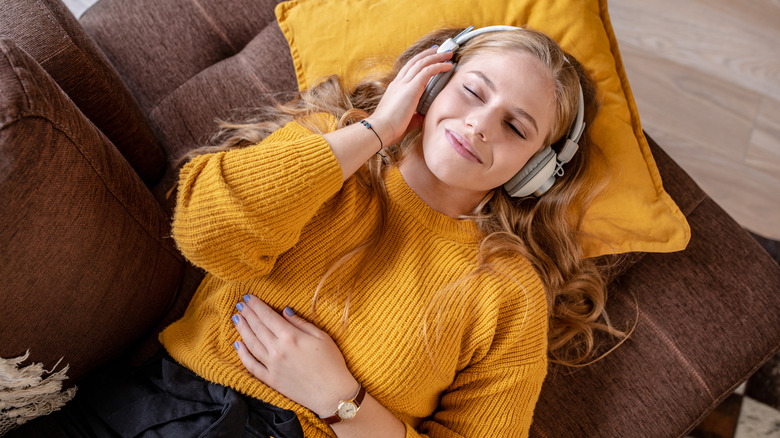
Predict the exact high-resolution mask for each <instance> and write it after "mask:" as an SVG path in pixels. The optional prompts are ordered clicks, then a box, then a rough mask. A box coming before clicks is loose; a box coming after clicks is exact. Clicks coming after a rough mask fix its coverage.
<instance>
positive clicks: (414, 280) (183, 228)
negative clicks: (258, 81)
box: [160, 122, 547, 438]
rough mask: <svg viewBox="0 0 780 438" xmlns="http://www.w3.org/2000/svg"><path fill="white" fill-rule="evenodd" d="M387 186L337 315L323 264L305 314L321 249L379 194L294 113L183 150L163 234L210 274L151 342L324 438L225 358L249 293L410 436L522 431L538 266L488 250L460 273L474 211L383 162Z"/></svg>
mask: <svg viewBox="0 0 780 438" xmlns="http://www.w3.org/2000/svg"><path fill="white" fill-rule="evenodd" d="M386 185H387V190H388V194H389V196H390V205H389V207H388V211H387V221H388V222H387V232H386V233H385V234H384V235H383V237H382V240H381V242H380V248H379V252H378V253H377V254H376V255H375V256H373V258H372V259H371V262H370V264H369V266H368V267H367V268H366V269H365V270H364V271H363V272H361V274H360V277H359V281H358V283H357V286H356V289H355V292H354V294H353V297H352V300H351V303H350V307H349V322H348V325H347V326H346V328H344V327H343V325H342V321H341V317H342V313H343V310H344V305H345V302H346V298H345V292H344V291H345V290H347V289H348V287H346V286H345V287H342V288H341V289H338V280H337V278H333V277H332V280H331V281H329V282H328V283H326V286H325V289H324V291H323V293H322V295H321V297H320V298H318V301H317V307H316V313H314V314H313V313H312V311H311V309H312V298H313V294H314V291H315V289H316V286H317V284H318V283H319V281H320V279H321V278H322V276H323V274H324V273H325V271H326V270H327V269H328V268H329V267H330V266H331V265H332V263H333V262H334V260H335V259H336V258H337V257H338V256H340V255H341V254H343V253H345V252H346V251H348V250H350V249H352V248H353V247H354V246H355V245H357V244H358V243H359V242H361V241H363V239H364V238H365V237H366V236H367V233H369V232H370V230H371V229H372V227H373V226H374V224H375V223H376V220H377V218H378V214H377V212H378V205H377V203H376V202H375V201H371V200H370V199H369V197H368V196H366V195H365V193H364V191H363V190H364V189H362V188H361V187H360V186H359V185H358V184H357V183H356V182H355V179H354V178H351V179H349V180H347V182H345V183H344V184H342V173H341V169H340V167H339V165H338V162H337V161H336V158H335V156H334V155H333V153H332V151H331V150H330V147H329V146H328V144H327V142H326V141H325V140H324V139H323V137H322V136H321V135H315V134H313V133H312V132H311V131H309V130H307V129H306V128H304V127H303V126H301V125H300V124H298V123H295V122H293V123H290V124H288V125H287V126H286V127H284V128H283V129H280V130H279V131H277V132H276V133H274V134H273V135H271V136H270V137H268V138H267V139H266V140H265V141H264V142H263V143H261V144H260V145H257V146H252V147H248V148H244V149H240V150H234V151H230V152H224V153H218V154H212V155H204V156H200V157H198V158H196V159H194V160H193V161H191V162H190V163H188V164H187V166H185V167H184V169H183V170H182V172H181V177H180V184H179V199H178V205H177V208H176V213H175V217H174V229H173V231H174V237H175V239H176V242H177V244H178V245H179V247H180V248H181V250H182V252H183V253H184V255H185V256H186V257H188V258H189V259H190V260H191V261H192V262H193V263H194V264H195V265H197V266H200V267H202V268H203V269H205V270H206V271H207V272H208V275H207V276H206V278H205V279H204V280H203V283H202V284H201V285H200V287H199V289H198V291H197V292H196V294H195V296H194V297H193V299H192V301H191V303H190V305H189V308H188V309H187V311H186V314H185V315H184V316H183V317H182V318H181V319H180V320H179V321H177V322H175V323H174V324H172V325H171V326H169V327H168V328H166V329H165V331H163V333H162V334H161V335H160V339H161V341H162V343H163V345H164V346H165V348H166V349H167V350H168V352H169V353H170V354H171V356H173V357H174V358H175V359H176V360H177V361H179V362H180V363H181V364H182V365H184V366H186V367H187V368H189V369H191V370H193V371H194V372H195V373H197V374H198V375H200V376H202V377H203V378H205V379H207V380H209V381H212V382H215V383H219V384H222V385H225V386H229V387H232V388H235V389H236V390H238V391H240V392H242V393H244V394H248V395H250V396H252V397H256V398H258V399H262V400H265V401H267V402H269V403H273V404H275V405H277V406H280V407H282V408H286V409H291V410H293V411H295V412H296V413H297V414H298V418H299V419H300V421H301V424H302V426H303V430H304V433H305V435H306V436H307V437H315V438H318V437H326V436H327V437H332V436H335V435H334V434H333V431H332V430H331V429H330V428H329V427H328V426H327V425H325V424H324V423H322V422H321V421H320V420H319V419H318V418H317V416H316V415H315V414H313V413H312V412H311V411H309V410H308V409H306V408H304V407H302V406H300V405H297V404H295V403H294V402H292V401H290V400H289V399H287V398H285V397H284V396H282V395H281V394H279V393H278V392H276V391H274V390H273V389H271V388H270V387H268V386H266V385H265V384H263V383H262V382H260V381H258V380H257V379H256V378H254V377H253V376H252V375H251V374H250V373H249V372H248V371H247V370H246V369H245V368H244V367H243V365H242V364H241V362H240V361H239V358H238V355H237V353H236V351H235V349H234V348H233V346H232V344H233V342H234V341H236V340H237V339H238V333H237V331H236V329H235V327H234V325H233V323H232V321H231V319H230V318H231V316H232V315H233V314H234V313H236V308H235V305H236V303H238V302H239V301H240V300H241V298H242V296H243V295H244V294H253V295H256V296H257V297H259V298H260V299H262V300H264V301H265V302H267V303H268V304H269V305H270V306H272V307H274V308H276V309H277V310H279V311H281V310H282V309H283V308H284V307H285V306H290V307H292V308H293V309H294V310H295V312H296V313H297V314H299V315H301V316H302V317H304V318H306V319H308V320H309V321H311V322H313V323H314V324H316V325H317V326H318V327H320V328H321V329H323V330H324V331H326V332H327V333H329V334H330V335H331V336H332V337H333V339H334V340H335V342H336V343H337V344H338V346H339V347H340V349H341V351H342V353H343V354H344V358H345V359H346V362H347V365H348V367H349V369H350V371H351V372H352V374H353V375H354V377H355V378H356V379H357V380H358V381H360V382H361V383H362V384H363V385H364V386H365V387H366V389H367V391H368V392H369V393H370V394H371V395H372V396H373V397H375V398H376V399H377V400H378V401H379V402H380V403H382V405H384V406H385V407H386V408H387V409H389V410H390V411H391V412H393V413H394V414H395V415H396V416H397V417H398V418H399V419H400V420H401V421H403V422H404V423H405V424H406V425H407V435H408V436H436V437H455V436H465V437H500V436H506V437H519V436H526V435H527V434H528V429H529V428H530V424H531V419H532V414H533V409H534V405H535V403H536V401H537V398H538V395H539V391H540V390H541V386H542V381H543V380H544V377H545V374H546V370H547V359H546V349H547V341H546V340H547V308H546V300H545V294H544V290H543V287H542V285H541V282H540V280H539V278H538V277H537V275H536V274H535V272H534V270H533V269H532V267H531V266H530V264H529V263H528V262H527V261H526V260H524V259H520V258H509V257H507V258H505V259H500V260H494V261H493V265H494V266H495V270H494V272H492V273H490V274H480V275H476V276H472V277H471V278H467V279H466V280H463V281H460V282H458V280H460V279H463V278H466V277H468V275H469V273H471V272H472V271H473V269H474V268H475V266H476V251H477V246H478V242H479V238H478V233H477V228H476V226H475V224H474V223H472V222H469V221H463V220H455V219H452V218H449V217H447V216H445V215H442V214H440V213H437V212H436V211H434V210H432V209H430V208H429V207H428V206H427V205H426V204H425V203H424V202H423V201H422V200H420V199H419V198H418V197H417V196H416V195H415V194H414V192H413V191H412V190H411V189H410V188H409V187H408V186H407V185H406V183H405V182H404V180H403V178H402V176H401V174H400V172H399V171H398V169H397V168H393V169H391V170H389V172H388V175H387V177H386ZM352 266H353V267H354V264H353V265H352ZM348 268H349V266H348V267H347V268H346V269H348ZM335 277H338V275H336V276H335ZM334 409H335V406H334Z"/></svg>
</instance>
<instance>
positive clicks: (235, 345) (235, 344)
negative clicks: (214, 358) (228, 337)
mask: <svg viewBox="0 0 780 438" xmlns="http://www.w3.org/2000/svg"><path fill="white" fill-rule="evenodd" d="M233 346H234V347H236V350H238V341H236V342H233Z"/></svg>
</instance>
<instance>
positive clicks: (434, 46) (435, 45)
mask: <svg viewBox="0 0 780 438" xmlns="http://www.w3.org/2000/svg"><path fill="white" fill-rule="evenodd" d="M437 47H439V45H438V44H434V45H432V46H431V49H435V48H437Z"/></svg>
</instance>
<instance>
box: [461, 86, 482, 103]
mask: <svg viewBox="0 0 780 438" xmlns="http://www.w3.org/2000/svg"><path fill="white" fill-rule="evenodd" d="M463 88H464V89H465V90H466V91H468V92H469V93H470V94H471V95H473V96H474V97H476V98H477V99H479V100H480V101H483V100H482V97H480V96H479V94H477V92H476V91H474V90H472V89H471V88H469V87H468V86H466V85H464V86H463ZM483 102H484V101H483Z"/></svg>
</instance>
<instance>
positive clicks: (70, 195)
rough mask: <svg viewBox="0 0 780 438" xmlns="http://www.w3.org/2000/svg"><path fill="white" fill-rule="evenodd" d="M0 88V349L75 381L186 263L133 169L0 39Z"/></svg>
mask: <svg viewBox="0 0 780 438" xmlns="http://www.w3.org/2000/svg"><path fill="white" fill-rule="evenodd" d="M0 90H2V92H1V93H0V145H2V148H1V149H0V205H2V215H0V242H2V248H3V249H2V251H1V252H0V278H2V287H0V290H1V291H2V305H0V357H5V358H9V357H17V356H19V355H21V354H23V353H24V352H25V351H26V350H27V349H29V350H30V351H31V358H30V360H31V361H35V362H43V363H44V364H45V366H46V367H49V368H51V367H53V366H54V365H55V363H57V361H58V360H59V359H60V358H62V359H63V364H65V363H67V364H69V365H70V372H69V373H68V375H69V376H70V378H71V379H72V380H73V381H78V380H79V379H80V378H81V377H83V376H84V375H85V374H86V373H87V372H89V371H90V370H92V369H94V368H95V367H97V366H98V365H100V364H101V363H104V362H105V361H107V360H109V359H111V358H114V357H116V356H117V355H119V354H120V353H123V352H125V351H127V350H128V349H129V347H131V346H132V345H134V344H135V343H137V342H138V340H139V338H141V337H142V336H144V335H146V334H147V331H148V330H149V328H150V327H151V326H152V325H154V324H155V323H157V321H159V320H160V319H161V318H162V317H163V316H164V315H165V314H166V313H167V312H168V311H169V308H170V307H171V305H172V303H173V300H174V299H175V298H176V295H177V288H178V285H179V282H180V280H181V277H182V275H183V270H184V269H185V266H186V264H185V262H184V260H183V258H182V257H181V255H180V254H179V253H178V252H177V251H176V249H175V248H174V246H173V244H172V241H171V239H169V238H165V237H164V236H167V235H168V234H169V231H168V227H169V223H168V220H167V218H166V217H165V216H164V215H163V214H162V210H161V209H160V207H159V205H157V203H156V202H155V200H154V198H153V197H152V196H151V194H150V193H149V192H148V190H147V189H146V187H145V186H144V184H143V182H142V181H141V179H140V178H139V177H138V175H137V174H136V173H135V172H134V171H133V169H132V168H130V166H128V165H127V162H126V161H125V160H124V159H123V157H122V156H121V155H120V154H119V152H118V151H117V150H116V148H114V146H113V145H112V144H111V142H110V141H109V140H108V139H107V138H106V137H105V136H104V135H103V134H101V133H100V132H99V131H98V130H97V129H96V128H95V127H94V125H92V124H91V123H90V122H89V121H88V120H86V119H85V118H84V116H83V115H82V114H81V113H80V112H79V111H78V109H77V108H76V107H75V106H74V105H73V102H72V101H70V100H69V99H68V98H67V97H66V96H65V94H64V93H63V92H62V91H61V90H60V89H59V87H57V85H56V84H55V83H54V81H53V80H52V79H51V78H50V77H49V75H48V74H46V72H45V71H43V69H42V68H41V67H40V66H39V65H38V64H37V63H36V62H35V61H34V60H33V59H32V58H31V57H30V56H28V55H27V54H26V53H25V52H24V51H22V50H21V49H19V48H18V47H16V46H15V45H14V44H13V43H12V42H10V41H8V40H0Z"/></svg>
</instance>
